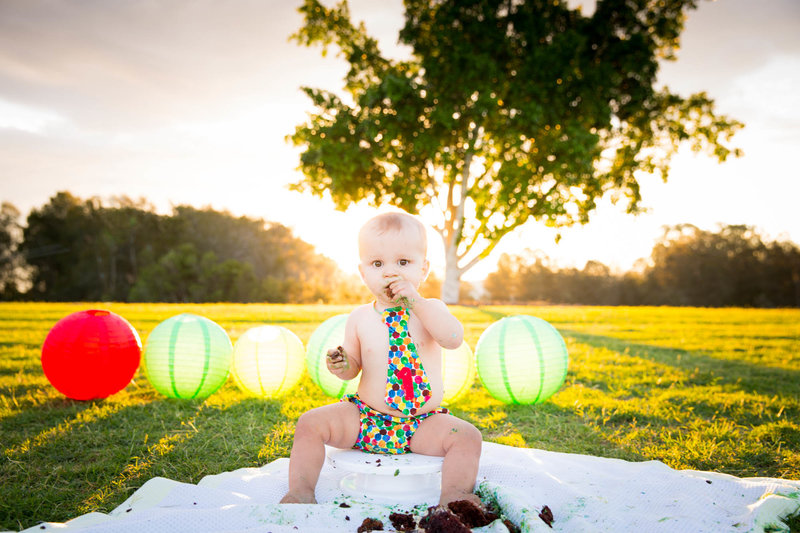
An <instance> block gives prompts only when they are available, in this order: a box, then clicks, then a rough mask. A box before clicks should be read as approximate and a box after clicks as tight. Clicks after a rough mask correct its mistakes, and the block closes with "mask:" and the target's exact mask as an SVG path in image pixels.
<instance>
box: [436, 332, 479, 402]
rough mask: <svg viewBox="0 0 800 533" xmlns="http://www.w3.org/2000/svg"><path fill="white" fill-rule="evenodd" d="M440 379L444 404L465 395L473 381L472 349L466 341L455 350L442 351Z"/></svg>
mask: <svg viewBox="0 0 800 533" xmlns="http://www.w3.org/2000/svg"><path fill="white" fill-rule="evenodd" d="M442 379H443V381H444V399H443V402H444V403H452V402H454V401H456V400H458V399H459V398H460V397H461V396H463V395H464V393H466V392H467V391H468V390H469V388H470V387H471V386H472V382H473V381H475V365H474V363H473V359H472V349H471V348H470V347H469V344H467V341H464V342H462V343H461V346H459V347H458V348H456V349H455V350H447V349H444V350H442Z"/></svg>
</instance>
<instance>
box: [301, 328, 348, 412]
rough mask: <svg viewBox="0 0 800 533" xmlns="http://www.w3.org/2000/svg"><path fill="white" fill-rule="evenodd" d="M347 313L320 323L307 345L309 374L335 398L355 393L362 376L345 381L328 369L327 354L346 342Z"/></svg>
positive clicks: (324, 390) (325, 391)
mask: <svg viewBox="0 0 800 533" xmlns="http://www.w3.org/2000/svg"><path fill="white" fill-rule="evenodd" d="M347 316H348V315H346V314H342V315H336V316H332V317H330V318H329V319H327V320H326V321H325V322H323V323H322V324H320V325H319V327H317V329H315V330H314V332H313V333H312V334H311V337H309V339H308V345H307V346H306V368H307V369H308V374H309V376H310V377H311V381H313V382H314V383H315V384H316V385H317V386H318V387H319V388H321V389H322V392H324V393H325V394H327V395H328V396H331V397H333V398H341V397H342V396H344V395H345V394H353V393H355V392H356V390H358V382H359V381H360V376H356V377H355V378H353V379H351V380H350V381H344V380H341V379H339V378H337V377H336V376H334V375H333V374H331V373H330V372H329V371H328V366H327V364H326V363H325V356H326V355H327V353H328V350H329V349H330V348H336V347H337V346H341V345H342V343H343V342H344V326H345V324H346V323H347Z"/></svg>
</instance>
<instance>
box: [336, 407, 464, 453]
mask: <svg viewBox="0 0 800 533" xmlns="http://www.w3.org/2000/svg"><path fill="white" fill-rule="evenodd" d="M342 401H343V402H351V403H353V404H355V405H356V407H358V412H359V413H360V417H361V431H360V432H359V434H358V438H357V439H356V443H355V445H353V448H356V449H359V450H363V451H365V452H368V453H381V454H385V455H399V454H402V453H409V452H411V437H412V436H413V435H414V433H415V432H416V431H417V428H418V427H419V423H420V422H422V421H423V420H425V419H426V418H428V417H429V416H431V415H435V414H437V413H442V414H447V413H448V412H449V411H448V410H447V409H446V408H444V407H443V408H440V409H435V410H433V411H431V412H430V413H425V414H422V415H419V416H410V417H407V418H406V417H399V416H392V415H387V414H384V413H380V412H378V411H376V410H375V409H373V408H371V407H370V406H368V405H367V404H365V403H364V402H363V401H361V398H359V397H358V394H348V395H346V396H344V397H343V398H342Z"/></svg>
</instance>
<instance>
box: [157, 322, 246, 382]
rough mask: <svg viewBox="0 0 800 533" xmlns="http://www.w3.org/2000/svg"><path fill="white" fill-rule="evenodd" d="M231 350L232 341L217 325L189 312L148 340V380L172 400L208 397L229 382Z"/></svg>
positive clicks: (162, 325) (165, 324)
mask: <svg viewBox="0 0 800 533" xmlns="http://www.w3.org/2000/svg"><path fill="white" fill-rule="evenodd" d="M232 351H233V345H232V344H231V339H230V338H229V337H228V334H227V333H226V332H225V330H224V329H222V328H221V327H220V326H219V325H218V324H216V323H215V322H213V321H211V320H209V319H207V318H205V317H202V316H197V315H193V314H190V313H183V314H180V315H176V316H173V317H172V318H168V319H167V320H165V321H163V322H161V323H160V324H159V325H157V326H156V327H155V328H154V329H153V331H152V332H151V333H150V335H149V336H148V337H147V344H146V345H145V348H144V366H145V371H146V373H147V379H148V380H150V383H151V384H152V385H153V387H154V388H155V389H156V390H157V391H158V392H160V393H161V394H163V395H165V396H169V397H170V398H206V397H208V396H210V395H211V394H214V392H216V391H217V389H219V388H220V387H221V386H222V384H223V383H225V380H226V379H228V373H229V371H230V367H231V352H232Z"/></svg>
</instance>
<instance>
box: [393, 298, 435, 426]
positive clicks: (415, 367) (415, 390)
mask: <svg viewBox="0 0 800 533" xmlns="http://www.w3.org/2000/svg"><path fill="white" fill-rule="evenodd" d="M382 316H383V321H384V322H385V323H386V325H387V326H388V327H389V369H388V372H387V376H386V405H388V406H389V407H392V408H394V409H397V410H398V411H400V412H401V413H403V414H404V415H406V416H414V415H415V414H416V412H417V410H418V409H419V408H420V407H422V406H423V405H424V404H425V402H427V401H428V399H429V398H430V397H431V384H430V381H428V376H426V375H425V369H424V368H422V361H421V360H420V358H419V355H418V354H417V347H416V346H415V345H414V341H413V339H412V338H411V335H410V334H409V333H408V319H409V318H410V317H411V313H410V312H409V310H408V309H404V308H403V307H392V308H390V309H386V310H385V311H384V312H383V313H382Z"/></svg>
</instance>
